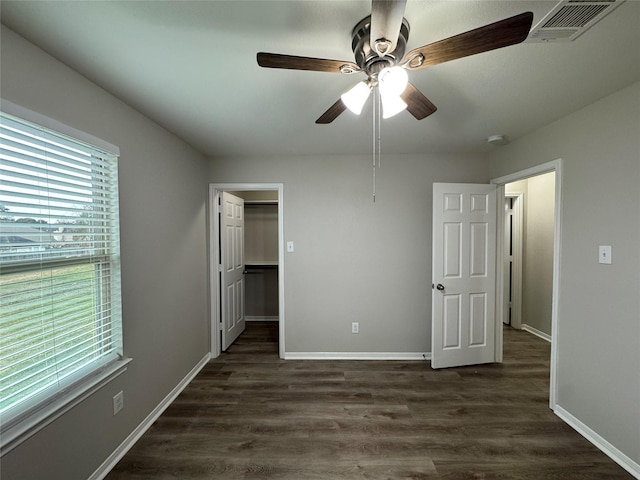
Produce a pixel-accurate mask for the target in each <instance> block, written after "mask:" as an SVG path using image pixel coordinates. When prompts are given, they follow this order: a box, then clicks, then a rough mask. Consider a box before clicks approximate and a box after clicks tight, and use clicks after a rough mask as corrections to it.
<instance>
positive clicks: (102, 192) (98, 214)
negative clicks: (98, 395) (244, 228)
mask: <svg viewBox="0 0 640 480" xmlns="http://www.w3.org/2000/svg"><path fill="white" fill-rule="evenodd" d="M119 261H120V259H119V228H118V194H117V154H114V153H109V152H107V151H102V150H100V149H98V148H95V147H92V146H89V145H88V144H85V143H83V142H81V141H77V140H73V139H72V138H70V137H67V136H65V135H61V134H58V133H55V132H53V131H51V130H48V129H45V128H43V127H39V126H37V125H35V124H32V123H29V122H26V121H23V120H21V119H19V118H17V117H14V116H10V115H6V114H4V113H0V313H1V315H0V419H1V425H2V427H1V428H2V430H1V432H0V433H2V436H3V444H6V442H5V439H7V438H6V434H7V433H8V432H10V431H11V430H12V429H14V430H15V429H18V430H20V428H19V425H20V424H21V423H25V422H26V423H31V424H33V418H34V415H35V417H38V415H41V414H42V412H48V413H47V415H49V414H50V413H51V410H52V406H55V405H59V404H60V402H61V400H62V401H63V403H65V402H66V403H68V401H69V398H75V397H77V395H78V392H80V391H82V390H83V388H84V389H85V390H84V391H86V386H87V385H88V384H91V383H92V382H94V385H95V379H96V378H98V377H100V376H101V375H104V372H105V371H106V370H109V369H112V370H113V367H114V365H116V364H117V363H118V361H119V360H121V359H122V319H121V302H120V266H119ZM56 408H58V407H56ZM11 437H12V435H9V438H8V439H9V440H10V439H11Z"/></svg>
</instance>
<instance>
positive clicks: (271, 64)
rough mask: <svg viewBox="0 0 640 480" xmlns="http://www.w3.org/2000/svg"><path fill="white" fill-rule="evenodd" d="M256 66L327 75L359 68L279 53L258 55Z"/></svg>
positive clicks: (351, 64)
mask: <svg viewBox="0 0 640 480" xmlns="http://www.w3.org/2000/svg"><path fill="white" fill-rule="evenodd" d="M258 65H260V66H261V67H267V68H285V69H289V70H311V71H315V72H329V73H354V72H359V71H360V67H358V65H356V64H355V63H353V62H344V61H341V60H329V59H326V58H312V57H296V56H294V55H281V54H279V53H265V52H260V53H258Z"/></svg>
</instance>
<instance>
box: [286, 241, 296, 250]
mask: <svg viewBox="0 0 640 480" xmlns="http://www.w3.org/2000/svg"><path fill="white" fill-rule="evenodd" d="M287 252H295V248H294V247H293V242H287Z"/></svg>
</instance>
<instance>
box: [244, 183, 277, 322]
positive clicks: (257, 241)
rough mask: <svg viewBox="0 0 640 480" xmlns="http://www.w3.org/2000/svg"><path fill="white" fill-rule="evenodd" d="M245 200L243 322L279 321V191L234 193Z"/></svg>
mask: <svg viewBox="0 0 640 480" xmlns="http://www.w3.org/2000/svg"><path fill="white" fill-rule="evenodd" d="M233 194H234V195H236V196H239V197H241V198H243V199H244V222H245V224H244V229H245V230H244V231H245V234H244V255H245V320H246V321H278V311H279V310H278V192H277V191H255V192H254V191H245V192H233Z"/></svg>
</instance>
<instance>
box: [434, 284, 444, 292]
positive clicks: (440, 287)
mask: <svg viewBox="0 0 640 480" xmlns="http://www.w3.org/2000/svg"><path fill="white" fill-rule="evenodd" d="M436 288H437V289H438V290H440V291H441V292H443V291H444V285H443V284H441V283H439V284H438V285H436Z"/></svg>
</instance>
